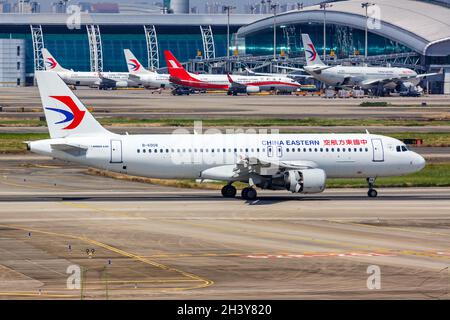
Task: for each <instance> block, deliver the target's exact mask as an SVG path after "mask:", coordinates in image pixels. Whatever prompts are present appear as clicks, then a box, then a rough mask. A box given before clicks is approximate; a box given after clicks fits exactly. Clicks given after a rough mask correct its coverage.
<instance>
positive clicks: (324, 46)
mask: <svg viewBox="0 0 450 320" xmlns="http://www.w3.org/2000/svg"><path fill="white" fill-rule="evenodd" d="M332 6H333V5H332V4H329V3H321V4H320V9H323V61H325V60H326V59H327V30H326V29H327V8H329V7H332Z"/></svg>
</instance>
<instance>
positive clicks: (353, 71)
mask: <svg viewBox="0 0 450 320" xmlns="http://www.w3.org/2000/svg"><path fill="white" fill-rule="evenodd" d="M302 41H303V48H305V56H306V66H304V67H303V69H300V68H290V67H280V68H284V69H290V70H299V71H306V72H307V73H309V74H310V75H311V76H313V77H314V78H315V79H317V80H319V81H321V82H323V83H324V84H326V85H327V86H332V87H355V86H358V87H361V88H363V89H377V91H380V89H381V90H382V89H384V88H386V89H391V90H393V89H395V88H398V87H399V86H401V87H402V88H404V87H406V88H411V86H413V87H417V86H418V84H419V83H420V81H421V80H422V79H424V78H425V77H428V76H433V75H437V74H439V73H428V74H417V73H416V72H415V71H413V70H411V69H408V68H393V67H368V66H342V65H337V66H328V65H326V64H324V63H323V62H322V60H321V59H320V56H319V54H318V52H317V50H316V48H315V47H314V44H313V43H312V41H311V39H310V38H309V35H308V34H302ZM417 90H420V89H419V88H417Z"/></svg>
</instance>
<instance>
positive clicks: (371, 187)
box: [366, 177, 378, 198]
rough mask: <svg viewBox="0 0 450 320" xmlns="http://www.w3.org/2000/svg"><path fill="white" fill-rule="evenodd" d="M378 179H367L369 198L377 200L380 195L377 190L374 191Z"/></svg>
mask: <svg viewBox="0 0 450 320" xmlns="http://www.w3.org/2000/svg"><path fill="white" fill-rule="evenodd" d="M375 179H376V178H373V177H371V178H367V179H366V180H367V184H368V185H369V191H367V195H368V196H369V198H375V197H376V196H377V195H378V192H377V190H375V189H374V186H375Z"/></svg>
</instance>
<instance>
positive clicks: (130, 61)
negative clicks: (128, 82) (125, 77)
mask: <svg viewBox="0 0 450 320" xmlns="http://www.w3.org/2000/svg"><path fill="white" fill-rule="evenodd" d="M123 51H124V53H125V59H126V60H127V67H128V72H129V73H131V74H144V73H151V72H150V71H148V70H147V69H145V68H144V66H143V65H142V64H141V62H140V61H139V60H138V59H137V58H136V56H135V55H134V54H133V52H131V50H130V49H125V50H123Z"/></svg>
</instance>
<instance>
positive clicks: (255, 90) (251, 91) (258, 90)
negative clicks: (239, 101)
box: [246, 86, 261, 93]
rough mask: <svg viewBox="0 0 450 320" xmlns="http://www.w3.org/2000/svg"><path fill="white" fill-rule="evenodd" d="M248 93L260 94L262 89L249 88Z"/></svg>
mask: <svg viewBox="0 0 450 320" xmlns="http://www.w3.org/2000/svg"><path fill="white" fill-rule="evenodd" d="M246 91H247V93H258V92H260V91H261V89H260V88H259V87H258V86H247V87H246Z"/></svg>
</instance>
